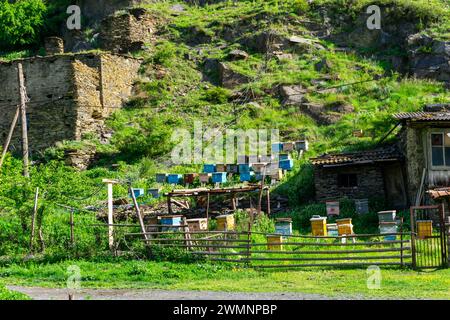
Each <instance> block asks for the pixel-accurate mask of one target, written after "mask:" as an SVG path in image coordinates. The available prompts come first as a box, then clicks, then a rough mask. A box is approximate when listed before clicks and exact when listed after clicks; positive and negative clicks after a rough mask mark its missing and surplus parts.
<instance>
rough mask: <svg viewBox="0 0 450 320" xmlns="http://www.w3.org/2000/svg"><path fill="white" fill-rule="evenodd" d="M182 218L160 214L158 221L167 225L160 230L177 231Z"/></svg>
mask: <svg viewBox="0 0 450 320" xmlns="http://www.w3.org/2000/svg"><path fill="white" fill-rule="evenodd" d="M182 218H183V216H161V217H160V220H159V223H160V224H161V225H163V226H167V227H163V228H161V230H162V231H178V230H179V228H177V226H180V225H181V219H182Z"/></svg>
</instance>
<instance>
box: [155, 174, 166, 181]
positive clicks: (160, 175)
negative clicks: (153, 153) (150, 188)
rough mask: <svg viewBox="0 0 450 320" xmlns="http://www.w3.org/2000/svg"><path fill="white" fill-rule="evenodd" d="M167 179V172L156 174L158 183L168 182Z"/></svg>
mask: <svg viewBox="0 0 450 320" xmlns="http://www.w3.org/2000/svg"><path fill="white" fill-rule="evenodd" d="M166 181H167V173H158V174H156V182H157V183H166Z"/></svg>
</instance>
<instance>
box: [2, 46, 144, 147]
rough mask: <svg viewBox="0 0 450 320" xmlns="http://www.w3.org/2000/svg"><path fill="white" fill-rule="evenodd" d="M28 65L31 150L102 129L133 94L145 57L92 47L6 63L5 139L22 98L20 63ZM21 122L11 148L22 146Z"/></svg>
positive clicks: (27, 85) (74, 138) (3, 106)
mask: <svg viewBox="0 0 450 320" xmlns="http://www.w3.org/2000/svg"><path fill="white" fill-rule="evenodd" d="M18 62H21V63H22V65H23V69H24V75H25V85H26V89H27V95H28V98H29V102H28V103H27V116H28V134H29V145H30V151H31V152H38V151H41V150H43V149H45V148H47V147H50V146H53V145H54V144H55V143H56V142H59V141H63V140H79V139H81V137H82V136H83V135H84V134H86V133H90V132H93V133H98V132H99V131H101V129H102V127H103V124H104V121H105V119H106V117H107V116H109V115H110V114H111V113H112V112H113V111H114V110H116V109H118V108H120V107H121V106H122V105H123V103H124V102H126V100H127V99H128V98H129V96H130V95H131V94H132V88H133V83H134V79H135V77H136V75H137V71H138V69H139V67H140V64H141V61H140V60H137V59H133V58H130V57H125V56H118V55H111V54H104V53H86V54H74V55H56V56H49V57H33V58H27V59H21V60H15V61H12V62H7V63H0V79H2V87H1V88H0V114H1V117H0V139H2V141H4V140H5V138H6V135H7V133H8V130H9V127H10V125H11V121H12V119H13V116H14V113H15V110H16V106H17V105H18V104H19V90H18V81H17V63H18ZM20 125H21V124H20V123H19V127H18V128H16V130H15V135H14V137H13V140H12V145H11V149H12V150H14V149H15V148H16V149H17V148H19V149H20V132H21V130H20Z"/></svg>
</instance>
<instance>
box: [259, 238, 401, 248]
mask: <svg viewBox="0 0 450 320" xmlns="http://www.w3.org/2000/svg"><path fill="white" fill-rule="evenodd" d="M403 242H404V243H407V242H409V241H408V240H403ZM399 243H402V241H400V240H395V241H383V242H356V243H320V242H274V243H271V244H272V245H287V246H326V247H328V246H329V247H336V246H338V247H348V246H380V245H384V246H386V245H389V244H399ZM252 246H253V247H262V246H267V243H253V244H252Z"/></svg>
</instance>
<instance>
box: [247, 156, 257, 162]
mask: <svg viewBox="0 0 450 320" xmlns="http://www.w3.org/2000/svg"><path fill="white" fill-rule="evenodd" d="M248 162H249V163H256V162H259V157H258V155H250V156H248Z"/></svg>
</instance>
